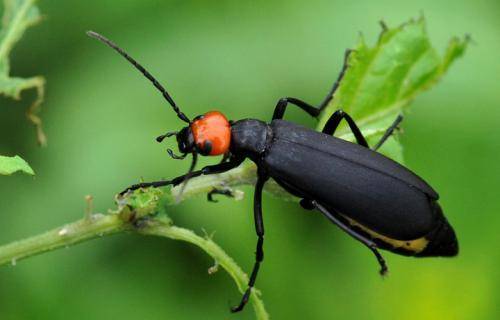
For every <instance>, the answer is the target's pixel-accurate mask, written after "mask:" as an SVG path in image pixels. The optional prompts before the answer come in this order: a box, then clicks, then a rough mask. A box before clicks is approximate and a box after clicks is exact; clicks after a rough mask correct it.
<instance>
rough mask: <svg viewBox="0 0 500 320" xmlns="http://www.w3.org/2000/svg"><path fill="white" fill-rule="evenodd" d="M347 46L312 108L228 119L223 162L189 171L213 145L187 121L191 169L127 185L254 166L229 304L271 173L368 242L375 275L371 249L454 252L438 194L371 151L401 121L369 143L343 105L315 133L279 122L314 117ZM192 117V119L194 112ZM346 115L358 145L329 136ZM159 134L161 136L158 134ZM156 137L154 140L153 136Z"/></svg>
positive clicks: (259, 229)
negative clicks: (250, 208) (250, 210)
mask: <svg viewBox="0 0 500 320" xmlns="http://www.w3.org/2000/svg"><path fill="white" fill-rule="evenodd" d="M88 34H89V35H90V36H92V37H94V38H97V39H98V40H100V41H102V42H104V43H106V44H107V45H109V46H111V47H112V48H113V49H115V50H116V51H118V52H119V53H120V54H121V55H123V56H124V57H125V58H126V59H127V60H128V61H129V62H131V63H132V64H133V65H134V66H135V67H136V68H137V69H139V71H141V72H142V73H143V74H144V75H145V76H146V77H147V78H148V79H149V80H150V81H152V82H153V84H154V85H155V87H156V88H157V89H158V90H160V91H161V92H162V95H163V96H164V97H165V99H166V100H167V101H168V102H169V103H170V105H171V106H172V108H173V109H174V111H175V112H176V113H177V115H178V117H179V118H180V119H181V120H183V121H185V122H188V123H192V122H191V120H189V118H187V116H185V115H184V113H182V112H181V111H180V109H179V108H178V107H177V105H176V104H175V103H174V102H173V100H172V98H171V97H170V95H169V94H168V93H166V90H165V89H164V88H163V87H162V86H161V85H160V84H159V83H158V81H156V79H154V78H153V77H152V76H151V74H149V73H148V72H147V71H146V70H145V69H144V68H143V67H142V66H141V65H140V64H138V63H137V62H136V61H135V60H134V59H132V58H131V57H130V56H129V55H128V54H126V53H125V52H124V51H123V50H122V49H120V48H118V47H117V46H116V45H115V44H114V43H112V42H111V41H109V40H108V39H106V38H104V37H103V36H101V35H99V34H97V33H94V32H89V33H88ZM350 53H351V52H350V51H349V50H348V51H346V54H345V57H344V66H343V68H342V71H341V73H340V75H339V77H338V78H337V80H336V81H335V83H334V85H333V87H332V88H331V90H330V92H329V93H328V95H327V96H326V98H325V99H324V100H323V102H322V103H321V104H320V105H319V106H317V107H315V106H312V105H310V104H308V103H306V102H304V101H302V100H299V99H296V98H283V99H280V100H279V101H278V103H277V105H276V107H275V110H274V113H273V118H272V121H271V122H270V123H267V122H264V121H261V120H256V119H244V120H238V121H231V122H230V124H231V143H230V147H229V152H228V153H227V154H226V155H225V157H224V159H223V161H222V162H221V163H219V164H216V165H211V166H206V167H204V168H202V169H201V170H197V171H193V170H194V165H195V164H196V154H197V153H200V154H202V155H207V154H209V153H210V149H211V147H212V146H211V145H205V146H204V148H203V149H196V143H195V141H194V140H193V134H192V132H191V131H190V129H189V127H185V128H183V129H182V130H180V131H179V132H174V133H168V134H166V135H164V136H170V135H174V134H175V135H176V137H177V140H178V145H179V149H180V151H181V152H182V153H183V154H184V155H183V156H175V155H174V154H173V153H172V152H171V151H170V153H171V156H172V157H174V158H184V157H185V156H186V155H187V154H189V153H192V154H193V163H192V166H191V168H192V169H191V170H190V172H188V173H187V174H185V175H182V176H179V177H176V178H174V179H172V180H162V181H154V182H147V183H139V184H135V185H132V186H130V187H128V188H127V189H125V190H124V191H123V192H122V194H125V193H127V192H128V191H130V190H135V189H138V188H146V187H161V186H166V185H173V186H175V185H179V184H182V183H185V182H186V181H187V180H188V179H190V178H193V177H197V176H200V175H209V174H216V173H222V172H225V171H228V170H231V169H233V168H236V167H237V166H239V165H240V164H241V163H242V162H243V161H244V160H245V159H247V158H248V159H250V160H251V161H253V162H255V164H256V165H257V168H258V170H257V175H258V177H257V183H256V185H255V193H254V220H255V230H256V233H257V237H258V241H257V247H256V259H255V264H254V267H253V270H252V273H251V275H250V279H249V283H248V288H247V290H246V291H245V293H244V294H243V298H242V299H241V302H240V303H239V304H238V305H237V306H235V307H233V308H232V311H233V312H237V311H241V310H242V309H243V308H244V306H245V305H246V303H247V302H248V300H249V297H250V293H251V290H252V288H253V286H254V284H255V281H256V278H257V274H258V271H259V268H260V265H261V263H262V261H263V259H264V251H263V244H264V223H263V218H262V190H263V187H264V185H265V183H266V181H267V180H268V179H270V178H273V179H274V180H275V181H276V182H277V183H278V184H279V185H281V186H282V187H283V188H284V189H285V190H287V191H288V192H290V193H291V194H293V195H295V196H297V197H299V198H300V199H302V200H301V201H300V204H301V206H302V207H303V208H305V209H307V210H317V211H319V212H321V213H322V214H323V215H324V216H325V217H326V218H327V219H328V220H330V221H331V222H333V223H334V224H335V225H337V226H338V227H339V228H340V229H342V230H343V231H345V232H346V233H348V234H349V235H350V236H352V237H353V238H355V239H356V240H358V241H360V242H361V243H363V244H364V245H366V246H367V247H368V248H369V249H370V250H371V251H372V252H373V254H374V255H375V257H376V258H377V261H378V263H379V265H380V273H381V274H385V273H386V272H387V266H386V263H385V261H384V259H383V257H382V255H381V254H380V253H379V251H378V250H377V249H379V248H380V249H385V250H388V251H391V252H394V253H397V254H401V255H406V256H414V257H431V256H444V257H450V256H455V255H457V254H458V241H457V238H456V236H455V232H454V231H453V228H452V227H451V225H450V224H449V223H448V221H447V220H446V218H445V216H444V215H443V212H442V209H441V207H440V206H439V204H438V202H437V200H438V199H439V196H438V194H437V192H436V191H435V190H434V189H433V188H432V187H431V186H429V185H428V184H427V183H426V182H425V181H424V180H423V179H421V178H420V177H419V176H417V175H416V174H414V173H413V172H412V171H410V170H409V169H407V168H405V167H403V166H402V165H400V164H398V163H397V162H395V161H393V160H391V159H389V158H387V157H385V156H384V155H382V154H380V153H378V152H377V149H378V148H379V147H380V146H382V144H383V143H384V142H385V141H386V140H387V138H389V137H390V136H391V134H392V133H393V132H394V131H395V130H396V129H397V127H398V125H399V123H400V122H401V121H402V116H398V117H397V118H396V119H395V120H394V123H393V124H392V125H391V126H390V127H389V128H388V129H387V130H386V132H385V133H384V135H383V136H382V138H381V139H380V141H379V142H378V143H377V144H375V146H374V147H373V149H371V148H370V147H369V145H368V143H367V141H366V139H365V137H364V136H363V134H362V132H361V130H360V129H359V128H358V126H357V125H356V122H355V121H354V120H353V119H352V118H351V117H350V116H349V115H348V114H347V113H345V112H343V111H342V110H337V111H336V112H334V113H333V114H332V116H331V117H330V118H329V120H328V121H327V122H326V124H325V127H324V129H323V130H322V132H317V131H314V130H312V129H309V128H305V127H303V126H299V125H297V124H294V123H292V122H289V121H286V120H283V117H284V114H285V111H286V108H287V106H288V105H295V106H297V107H299V108H300V109H301V110H303V111H305V112H306V113H308V114H309V115H311V116H313V117H318V115H319V114H320V113H321V111H322V110H323V109H324V108H325V107H326V106H327V105H328V104H329V103H330V102H331V100H332V99H333V96H334V93H335V91H336V89H337V88H338V86H339V84H340V81H341V80H342V78H343V76H344V74H345V72H346V70H347V68H348V59H349V55H350ZM195 119H197V118H195ZM342 120H345V121H346V122H347V124H348V126H349V128H350V129H351V131H352V132H353V134H354V137H355V139H356V142H357V144H356V143H351V142H348V141H345V140H342V139H339V138H336V137H334V136H333V134H334V133H335V131H336V129H337V128H338V126H339V124H340V122H341V121H342ZM164 136H160V137H159V138H161V140H163V138H162V137H164ZM159 141H160V140H159ZM213 194H224V195H228V196H230V195H231V192H230V191H227V190H225V191H218V190H216V189H215V190H212V191H211V192H210V193H209V194H208V199H209V200H213V198H212V195H213Z"/></svg>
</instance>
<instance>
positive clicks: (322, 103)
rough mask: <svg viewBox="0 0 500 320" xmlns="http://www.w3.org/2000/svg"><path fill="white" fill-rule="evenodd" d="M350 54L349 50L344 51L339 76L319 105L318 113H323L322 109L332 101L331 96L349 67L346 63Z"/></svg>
mask: <svg viewBox="0 0 500 320" xmlns="http://www.w3.org/2000/svg"><path fill="white" fill-rule="evenodd" d="M351 52H352V50H351V49H347V50H346V51H345V54H344V64H343V66H342V70H340V73H339V76H338V77H337V80H335V82H334V83H333V86H332V88H331V89H330V91H329V92H328V95H327V96H326V97H325V99H324V100H323V102H321V104H320V105H319V106H318V109H319V112H321V111H323V109H324V108H326V107H327V106H328V105H329V104H330V101H332V99H333V95H334V94H335V92H336V91H337V89H338V87H339V85H340V82H341V81H342V79H343V78H344V75H345V72H346V71H347V68H348V67H349V64H348V61H349V55H350V54H351Z"/></svg>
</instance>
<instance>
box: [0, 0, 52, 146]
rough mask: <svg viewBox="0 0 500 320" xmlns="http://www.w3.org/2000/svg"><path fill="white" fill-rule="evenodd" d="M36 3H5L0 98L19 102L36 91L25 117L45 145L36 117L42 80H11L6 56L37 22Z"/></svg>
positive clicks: (27, 0)
mask: <svg viewBox="0 0 500 320" xmlns="http://www.w3.org/2000/svg"><path fill="white" fill-rule="evenodd" d="M34 3H35V0H4V14H3V19H2V27H1V29H0V95H4V96H6V97H10V98H12V99H16V100H19V99H20V98H21V92H22V91H24V90H27V89H36V92H37V97H36V99H35V101H34V102H33V103H32V105H31V106H30V107H29V109H28V111H27V113H26V116H27V117H28V119H29V120H30V121H31V122H32V123H33V124H34V125H35V127H36V130H37V137H38V142H39V143H40V144H41V145H45V144H46V142H47V139H46V137H45V134H44V132H43V130H42V121H41V120H40V118H39V117H38V116H37V113H38V112H39V111H40V110H39V109H40V105H41V103H42V101H43V97H44V88H45V80H44V78H43V77H40V76H35V77H31V78H16V77H12V76H10V66H9V54H10V52H11V51H12V48H13V47H14V45H15V44H16V43H17V42H18V41H19V40H20V39H21V37H22V36H23V34H24V32H25V31H26V29H27V28H28V27H30V26H32V25H34V24H36V23H37V22H39V21H40V19H41V16H40V12H39V10H38V8H37V7H36V6H35V5H34Z"/></svg>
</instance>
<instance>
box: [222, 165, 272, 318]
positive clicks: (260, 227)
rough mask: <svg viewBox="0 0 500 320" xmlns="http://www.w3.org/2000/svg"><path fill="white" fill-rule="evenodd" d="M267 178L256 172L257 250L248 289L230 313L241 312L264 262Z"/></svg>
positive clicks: (254, 207)
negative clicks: (263, 194)
mask: <svg viewBox="0 0 500 320" xmlns="http://www.w3.org/2000/svg"><path fill="white" fill-rule="evenodd" d="M267 179H268V176H267V175H265V174H263V173H262V172H258V178H257V183H256V184H255V193H254V205H253V212H254V220H255V231H256V233H257V237H258V240H257V249H256V252H255V263H254V265H253V270H252V274H251V275H250V280H249V281H248V288H247V290H246V291H245V293H244V294H243V297H242V298H241V302H240V304H239V305H237V306H235V307H233V308H231V312H239V311H241V310H243V308H244V307H245V305H246V304H247V302H248V299H249V298H250V293H251V292H252V288H253V286H254V285H255V280H256V279H257V274H258V273H259V268H260V263H261V262H262V261H263V260H264V250H263V245H264V221H263V219H262V189H263V188H264V184H265V183H266V181H267Z"/></svg>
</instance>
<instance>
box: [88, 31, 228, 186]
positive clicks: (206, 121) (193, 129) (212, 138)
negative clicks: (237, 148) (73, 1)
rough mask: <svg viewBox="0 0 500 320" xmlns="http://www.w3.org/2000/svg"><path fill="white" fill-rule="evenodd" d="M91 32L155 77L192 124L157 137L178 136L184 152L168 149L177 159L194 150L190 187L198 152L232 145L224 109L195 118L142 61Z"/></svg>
mask: <svg viewBox="0 0 500 320" xmlns="http://www.w3.org/2000/svg"><path fill="white" fill-rule="evenodd" d="M87 34H88V35H89V36H90V37H92V38H95V39H97V40H99V41H101V42H103V43H105V44H106V45H108V46H109V47H111V48H112V49H114V50H115V51H116V52H118V53H119V54H120V55H121V56H122V57H123V58H125V59H126V60H127V61H128V62H130V63H131V64H132V65H133V66H134V67H135V68H136V69H137V70H139V71H140V72H141V73H142V74H143V75H144V76H145V77H146V78H147V79H148V80H149V81H151V83H152V84H153V86H154V87H155V88H156V89H158V91H160V92H161V94H162V96H163V97H164V98H165V100H167V102H168V103H169V104H170V106H171V107H172V110H173V111H174V112H175V113H176V115H177V117H178V118H179V119H180V120H182V121H184V122H186V123H187V124H188V125H187V126H186V127H184V128H182V130H180V131H178V132H168V133H166V134H164V135H161V136H159V137H158V138H156V140H157V141H158V142H162V141H163V140H164V139H165V138H167V137H171V136H176V138H177V144H178V147H179V151H180V152H181V153H182V155H180V156H178V155H176V154H174V152H173V151H172V150H170V149H168V150H167V151H168V153H169V154H170V156H171V157H172V158H174V159H184V158H185V157H186V156H187V155H188V154H190V153H191V154H192V155H193V161H192V163H191V167H190V169H189V171H188V173H187V174H186V175H185V178H184V183H183V188H185V187H186V182H187V180H189V178H190V177H191V175H192V173H193V171H194V168H195V166H196V160H197V157H198V153H200V154H202V155H205V156H216V155H221V154H226V153H227V152H228V151H229V145H230V142H231V125H230V124H229V121H227V119H226V117H225V116H224V115H223V114H222V113H220V112H217V111H212V112H207V113H205V114H204V115H201V116H198V117H196V118H195V119H193V120H192V121H191V120H190V119H189V118H188V117H187V116H186V115H185V114H184V113H183V112H182V111H181V110H180V108H179V106H177V104H176V103H175V102H174V100H173V99H172V97H171V96H170V94H169V93H168V92H167V90H166V89H165V87H163V86H162V85H161V84H160V83H159V82H158V80H156V79H155V78H154V77H153V76H152V75H151V73H149V72H148V71H147V70H146V69H145V68H144V67H143V66H141V65H140V64H139V62H137V61H136V60H135V59H134V58H132V57H131V56H130V55H129V54H127V53H126V52H125V51H124V50H123V49H121V48H120V47H118V46H117V45H116V44H115V43H113V42H112V41H111V40H109V39H107V38H106V37H104V36H102V35H100V34H98V33H96V32H93V31H88V32H87ZM182 190H183V189H181V192H180V194H182Z"/></svg>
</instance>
